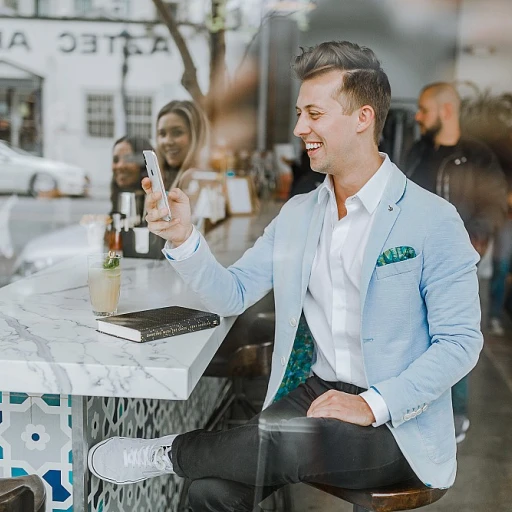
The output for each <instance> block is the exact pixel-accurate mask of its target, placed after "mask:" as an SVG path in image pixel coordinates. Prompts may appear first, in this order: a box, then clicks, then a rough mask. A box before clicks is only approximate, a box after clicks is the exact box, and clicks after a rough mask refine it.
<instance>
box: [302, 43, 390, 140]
mask: <svg viewBox="0 0 512 512" xmlns="http://www.w3.org/2000/svg"><path fill="white" fill-rule="evenodd" d="M301 50H302V54H301V55H299V56H297V57H296V58H295V61H294V63H293V64H292V70H293V72H294V73H295V76H296V77H297V78H298V79H299V80H301V81H302V82H304V81H305V80H308V79H310V78H313V77H316V76H319V75H321V74H324V73H328V72H329V71H333V70H339V71H343V72H344V73H343V78H342V82H341V85H340V87H339V88H338V89H337V90H336V91H335V98H336V99H338V98H339V96H340V94H341V93H343V95H344V97H345V98H346V100H347V101H346V105H344V107H345V113H346V114H348V115H350V114H352V113H353V112H354V110H356V109H357V108H360V107H362V106H363V105H370V106H371V107H372V108H373V110H374V111H375V128H374V139H375V142H376V143H377V144H378V142H379V139H380V135H381V133H382V129H383V128H384V123H385V121H386V117H387V115H388V111H389V105H390V102H391V86H390V85H389V80H388V77H387V75H386V73H384V70H383V69H382V67H381V65H380V62H379V60H378V59H377V57H376V56H375V53H373V51H372V50H370V48H367V47H366V46H359V45H357V44H355V43H350V42H349V41H329V42H325V43H320V44H318V45H316V46H312V47H309V48H301Z"/></svg>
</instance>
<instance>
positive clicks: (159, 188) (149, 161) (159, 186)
mask: <svg viewBox="0 0 512 512" xmlns="http://www.w3.org/2000/svg"><path fill="white" fill-rule="evenodd" d="M142 155H143V156H144V160H145V162H146V169H147V170H148V178H149V179H150V180H151V188H152V189H153V192H161V194H162V198H161V199H160V201H158V209H159V210H160V209H162V208H167V210H168V211H169V214H168V215H165V216H164V217H162V219H163V220H171V209H170V208H169V202H168V201H167V192H166V191H165V187H164V180H163V179H162V173H161V171H160V166H159V165H158V158H157V157H156V154H155V152H154V151H143V152H142Z"/></svg>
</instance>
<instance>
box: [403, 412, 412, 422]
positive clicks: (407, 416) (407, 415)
mask: <svg viewBox="0 0 512 512" xmlns="http://www.w3.org/2000/svg"><path fill="white" fill-rule="evenodd" d="M411 418H412V416H411V413H410V412H408V413H406V414H404V421H409V420H410V419H411Z"/></svg>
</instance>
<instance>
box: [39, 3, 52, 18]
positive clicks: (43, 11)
mask: <svg viewBox="0 0 512 512" xmlns="http://www.w3.org/2000/svg"><path fill="white" fill-rule="evenodd" d="M35 6H36V17H40V18H46V17H48V16H51V14H52V12H51V5H50V0H35Z"/></svg>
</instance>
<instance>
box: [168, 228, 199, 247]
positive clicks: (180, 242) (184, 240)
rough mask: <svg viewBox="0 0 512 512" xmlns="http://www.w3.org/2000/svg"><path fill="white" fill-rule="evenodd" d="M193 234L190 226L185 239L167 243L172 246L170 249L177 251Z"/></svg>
mask: <svg viewBox="0 0 512 512" xmlns="http://www.w3.org/2000/svg"><path fill="white" fill-rule="evenodd" d="M193 232H194V225H193V224H190V228H189V230H188V233H187V236H186V237H185V238H183V239H182V240H180V241H179V242H176V241H174V240H169V243H170V244H171V245H172V247H173V248H174V249H177V248H178V247H179V246H180V245H183V244H184V243H185V242H186V241H187V240H188V239H189V238H190V237H191V235H192V233H193Z"/></svg>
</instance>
